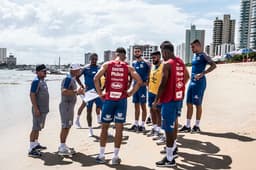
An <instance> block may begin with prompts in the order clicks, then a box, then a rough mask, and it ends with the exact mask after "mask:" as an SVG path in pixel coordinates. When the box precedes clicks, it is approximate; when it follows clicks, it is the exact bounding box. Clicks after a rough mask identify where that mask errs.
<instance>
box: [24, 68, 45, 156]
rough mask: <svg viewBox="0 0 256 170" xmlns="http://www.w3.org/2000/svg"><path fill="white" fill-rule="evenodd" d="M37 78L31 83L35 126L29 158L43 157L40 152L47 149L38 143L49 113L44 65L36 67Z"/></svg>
mask: <svg viewBox="0 0 256 170" xmlns="http://www.w3.org/2000/svg"><path fill="white" fill-rule="evenodd" d="M36 75H37V76H36V77H35V79H34V80H33V81H32V83H31V88H30V100H31V103H32V116H33V126H32V131H31V133H30V146H29V153H28V156H31V157H39V156H41V153H40V150H42V149H46V147H45V146H41V145H40V144H39V142H38V137H39V131H40V130H41V129H43V128H44V124H45V119H46V115H47V113H48V112H49V92H48V87H47V84H46V82H45V80H44V78H45V77H46V67H45V65H44V64H41V65H38V66H36Z"/></svg>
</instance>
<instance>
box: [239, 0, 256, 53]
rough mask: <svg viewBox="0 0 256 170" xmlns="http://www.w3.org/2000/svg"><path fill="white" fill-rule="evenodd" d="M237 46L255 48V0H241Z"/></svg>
mask: <svg viewBox="0 0 256 170" xmlns="http://www.w3.org/2000/svg"><path fill="white" fill-rule="evenodd" d="M239 36H240V37H239V48H252V49H256V0H241V4H240V27H239Z"/></svg>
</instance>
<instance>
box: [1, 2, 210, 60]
mask: <svg viewBox="0 0 256 170" xmlns="http://www.w3.org/2000/svg"><path fill="white" fill-rule="evenodd" d="M195 18H196V17H195V16H193V15H192V16H191V15H190V14H187V13H185V12H184V11H183V10H181V9H179V8H177V7H175V6H174V5H172V4H167V3H164V4H151V3H146V2H145V1H143V0H128V1H121V0H95V1H84V0H74V1H72V2H71V1H67V0H42V1H32V0H23V1H20V0H9V1H8V0H2V1H1V6H0V28H1V32H0V36H1V40H0V46H1V47H7V48H8V51H9V52H13V53H14V54H15V55H16V56H17V57H18V63H42V62H47V63H49V64H53V63H55V62H56V59H57V58H58V56H61V58H62V62H63V63H69V62H72V61H73V62H81V63H83V54H84V53H85V52H88V51H93V52H97V53H98V54H99V55H100V56H102V55H103V50H107V49H112V50H114V49H115V48H116V47H119V46H124V47H128V46H129V45H131V44H134V43H152V44H155V45H159V44H160V43H161V41H163V40H170V41H172V42H174V43H175V44H177V43H180V42H183V41H184V36H185V29H187V28H189V25H187V24H186V23H190V22H191V21H193V23H195V24H199V25H200V24H201V25H202V24H205V23H206V24H207V25H208V24H210V20H209V19H204V18H202V19H200V20H196V19H195ZM211 22H212V21H211ZM197 27H198V28H200V29H201V27H200V26H197Z"/></svg>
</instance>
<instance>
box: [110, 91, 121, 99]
mask: <svg viewBox="0 0 256 170" xmlns="http://www.w3.org/2000/svg"><path fill="white" fill-rule="evenodd" d="M121 95H122V93H121V92H113V91H111V92H110V97H111V98H115V99H119V98H120V97H121Z"/></svg>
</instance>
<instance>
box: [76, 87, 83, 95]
mask: <svg viewBox="0 0 256 170" xmlns="http://www.w3.org/2000/svg"><path fill="white" fill-rule="evenodd" d="M81 94H82V95H84V88H82V87H80V88H79V89H78V90H77V95H81Z"/></svg>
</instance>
